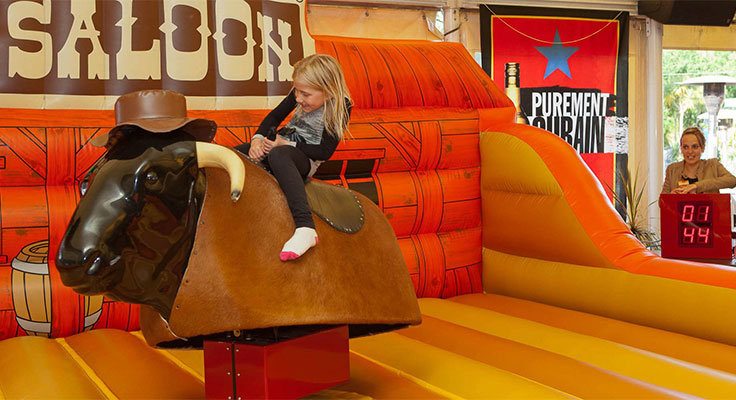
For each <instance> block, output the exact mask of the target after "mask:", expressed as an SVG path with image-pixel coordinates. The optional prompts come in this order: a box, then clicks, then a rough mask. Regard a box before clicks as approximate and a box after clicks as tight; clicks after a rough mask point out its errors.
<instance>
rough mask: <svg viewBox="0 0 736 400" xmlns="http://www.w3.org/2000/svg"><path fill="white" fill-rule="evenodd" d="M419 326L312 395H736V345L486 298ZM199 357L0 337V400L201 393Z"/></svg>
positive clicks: (362, 354) (82, 338)
mask: <svg viewBox="0 0 736 400" xmlns="http://www.w3.org/2000/svg"><path fill="white" fill-rule="evenodd" d="M420 306H421V309H422V313H423V317H424V321H423V323H422V324H421V325H420V326H417V327H412V328H408V329H404V330H401V331H397V332H392V333H388V334H382V335H376V336H372V337H366V338H360V339H354V340H351V354H350V363H351V380H350V382H348V383H346V384H343V385H340V386H337V387H335V388H331V389H329V390H325V391H322V392H320V393H317V394H314V395H312V396H310V397H311V398H345V399H356V398H379V399H391V398H393V399H410V398H414V399H429V398H483V399H488V398H504V399H508V398H611V399H634V398H642V399H644V398H647V399H651V398H665V397H667V398H671V397H675V398H685V397H687V398H693V397H701V398H713V399H716V398H722V399H727V398H736V348H734V347H732V346H728V345H724V344H719V343H716V342H711V341H707V340H703V339H696V338H693V337H689V336H685V335H681V334H676V333H671V332H667V331H662V330H658V329H653V328H648V327H644V326H639V325H635V324H631V323H626V322H621V321H616V320H613V319H609V318H605V317H600V316H594V315H591V314H586V313H581V312H577V311H571V310H566V309H562V308H557V307H552V306H547V305H543V304H539V303H534V302H530V301H525V300H520V299H515V298H511V297H505V296H500V295H492V294H475V295H467V296H459V297H455V298H452V299H448V300H442V299H420ZM203 377H204V370H203V356H202V352H201V351H197V350H157V349H153V348H151V347H149V346H148V345H147V344H146V343H145V342H144V341H143V339H142V337H141V335H140V334H139V333H137V332H136V333H128V332H124V331H119V330H95V331H90V332H85V333H82V334H79V335H76V336H72V337H68V338H65V339H56V340H49V339H44V338H38V337H20V338H15V339H9V340H5V341H3V342H0V398H4V399H16V398H24V399H61V398H66V399H82V398H112V399H140V398H149V399H152V398H153V399H195V398H196V399H201V398H204V378H203Z"/></svg>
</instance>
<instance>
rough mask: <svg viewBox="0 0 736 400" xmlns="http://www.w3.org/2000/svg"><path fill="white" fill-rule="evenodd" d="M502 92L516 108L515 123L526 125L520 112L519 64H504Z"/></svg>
mask: <svg viewBox="0 0 736 400" xmlns="http://www.w3.org/2000/svg"><path fill="white" fill-rule="evenodd" d="M505 66H506V70H505V73H504V75H505V77H506V78H505V80H504V88H505V89H504V91H505V92H506V96H508V97H509V98H510V99H511V101H513V102H514V106H515V107H516V123H517V124H526V123H527V121H526V116H525V115H524V112H523V111H522V110H521V86H520V85H519V63H516V62H510V63H506V64H505Z"/></svg>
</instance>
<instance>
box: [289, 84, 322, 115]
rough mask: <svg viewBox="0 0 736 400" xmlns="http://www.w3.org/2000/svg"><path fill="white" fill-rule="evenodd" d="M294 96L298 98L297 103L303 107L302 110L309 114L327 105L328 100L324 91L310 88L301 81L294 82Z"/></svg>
mask: <svg viewBox="0 0 736 400" xmlns="http://www.w3.org/2000/svg"><path fill="white" fill-rule="evenodd" d="M294 95H295V96H296V102H297V103H299V105H300V106H302V110H304V112H305V113H307V114H309V113H310V112H312V111H314V110H316V109H318V108H320V107H322V106H323V105H324V104H325V99H326V98H325V94H324V92H323V91H321V90H319V89H317V88H315V87H312V86H308V85H307V84H305V83H304V82H303V81H301V80H299V79H295V80H294Z"/></svg>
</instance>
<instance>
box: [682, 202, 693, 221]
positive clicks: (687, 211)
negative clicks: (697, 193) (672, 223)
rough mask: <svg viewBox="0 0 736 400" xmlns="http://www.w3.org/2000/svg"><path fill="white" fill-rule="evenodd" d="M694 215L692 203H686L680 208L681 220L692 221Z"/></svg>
mask: <svg viewBox="0 0 736 400" xmlns="http://www.w3.org/2000/svg"><path fill="white" fill-rule="evenodd" d="M694 215H695V206H694V205H692V204H688V205H686V206H685V207H684V208H683V209H682V222H693V216H694Z"/></svg>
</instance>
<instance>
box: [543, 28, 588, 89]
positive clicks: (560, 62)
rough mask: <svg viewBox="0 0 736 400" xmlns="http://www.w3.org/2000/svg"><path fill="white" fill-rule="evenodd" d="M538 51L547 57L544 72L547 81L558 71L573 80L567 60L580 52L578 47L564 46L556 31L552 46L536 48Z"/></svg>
mask: <svg viewBox="0 0 736 400" xmlns="http://www.w3.org/2000/svg"><path fill="white" fill-rule="evenodd" d="M534 48H535V49H537V51H538V52H540V53H542V55H544V56H545V57H547V68H546V69H545V70H544V78H542V79H546V78H547V77H548V76H549V74H551V73H553V72H555V71H556V70H558V69H559V70H560V71H562V73H563V74H565V75H567V77H568V78H571V79H572V76H571V75H570V66H569V65H568V64H567V59H568V58H570V56H571V55H573V54H574V53H575V52H576V51H578V47H565V46H563V45H562V40H560V32H559V31H557V30H555V40H554V41H553V42H552V46H550V47H541V46H540V47H537V46H535V47H534Z"/></svg>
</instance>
